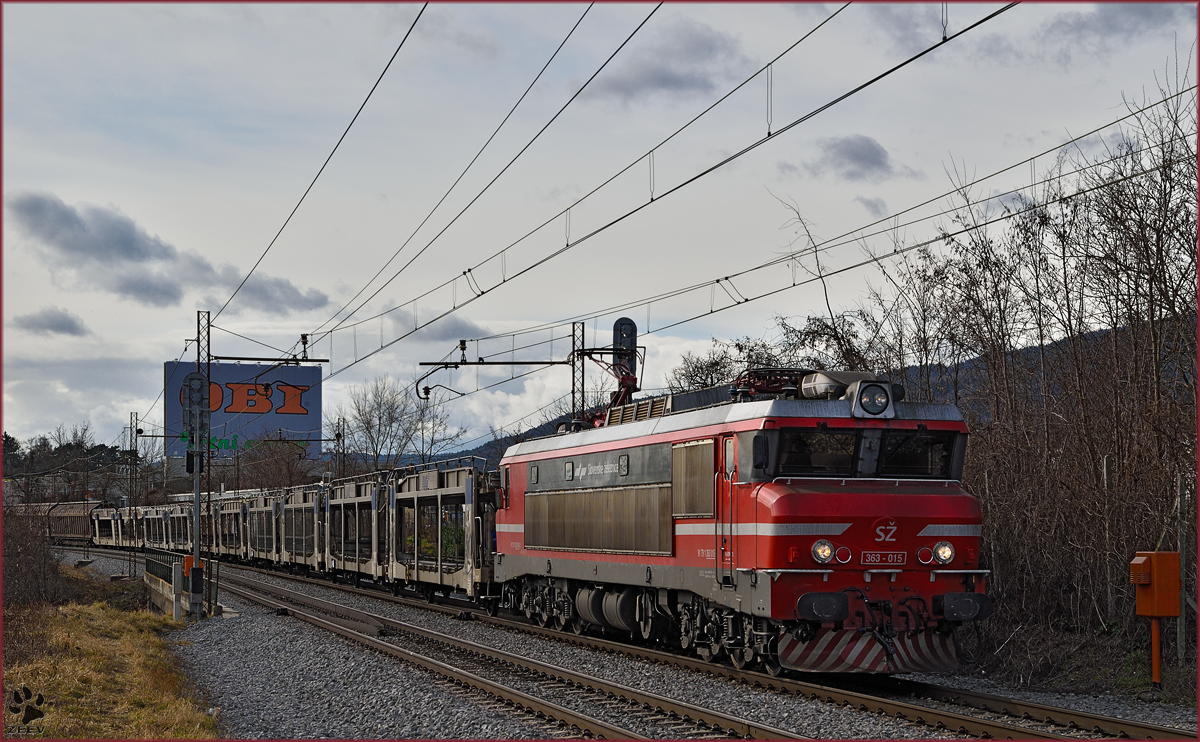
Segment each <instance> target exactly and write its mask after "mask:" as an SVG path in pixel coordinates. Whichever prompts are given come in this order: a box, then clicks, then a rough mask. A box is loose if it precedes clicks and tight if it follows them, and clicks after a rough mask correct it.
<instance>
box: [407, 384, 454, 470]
mask: <svg viewBox="0 0 1200 742" xmlns="http://www.w3.org/2000/svg"><path fill="white" fill-rule="evenodd" d="M446 399H447V394H446V392H444V391H441V390H438V389H432V390H430V392H429V398H428V399H420V400H417V402H416V404H415V406H414V408H413V415H412V421H413V433H412V438H411V443H410V444H409V450H410V451H411V453H412V455H413V457H414V458H416V459H417V461H419V462H420V463H422V464H426V463H429V462H430V461H435V460H437V458H438V457H439V456H442V455H443V454H445V453H447V452H448V451H450V450H451V449H453V448H454V446H455V445H456V444H457V443H458V442H459V441H460V440H462V437H463V436H464V435H466V433H467V429H466V428H463V427H458V426H455V425H454V424H452V423H451V422H450V413H449V411H448V410H447V409H446Z"/></svg>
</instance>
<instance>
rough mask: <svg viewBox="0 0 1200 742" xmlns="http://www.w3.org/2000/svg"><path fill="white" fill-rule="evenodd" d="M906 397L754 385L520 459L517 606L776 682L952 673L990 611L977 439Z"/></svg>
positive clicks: (857, 379) (775, 372) (815, 375)
mask: <svg viewBox="0 0 1200 742" xmlns="http://www.w3.org/2000/svg"><path fill="white" fill-rule="evenodd" d="M731 396H732V399H731V398H730V397H731ZM903 398H904V390H903V388H902V387H900V386H899V385H894V384H889V383H886V382H885V381H883V380H881V379H879V378H878V377H876V376H874V375H872V374H864V373H850V372H829V371H825V372H814V371H809V370H804V369H757V370H754V371H750V372H748V373H747V374H745V375H744V376H743V378H741V379H739V380H738V382H737V383H736V384H735V385H734V387H733V388H732V390H731V388H730V387H723V388H718V389H709V390H703V391H700V392H691V393H687V394H676V395H672V396H668V397H660V398H657V399H649V400H641V401H638V402H634V403H629V404H624V405H619V406H614V407H612V408H611V409H609V410H608V412H607V415H606V418H605V419H604V420H603V423H600V422H599V421H598V423H597V427H593V428H590V429H586V430H582V431H580V432H573V433H567V434H564V435H559V436H555V437H550V438H543V439H540V440H533V441H527V442H524V443H520V444H517V445H515V446H513V447H511V448H510V449H509V450H508V451H507V453H506V454H505V456H504V458H503V460H502V461H501V464H500V467H501V494H500V498H499V501H498V503H497V504H498V510H497V512H496V562H495V578H496V582H498V583H500V584H501V585H502V590H503V596H502V602H503V604H504V605H506V606H509V607H512V608H515V609H518V610H523V611H524V612H525V613H526V615H528V616H530V617H532V618H536V619H537V620H538V621H539V623H542V624H551V623H553V624H555V625H557V626H559V627H561V628H563V629H568V628H569V629H573V630H575V631H582V630H584V629H587V628H589V627H593V628H598V629H603V630H607V631H616V632H631V633H633V634H635V635H640V636H641V637H643V638H645V639H654V640H658V641H662V642H664V643H668V644H673V645H675V646H680V647H683V648H684V649H688V648H694V651H695V652H697V653H698V654H699V655H700V656H701V657H704V658H708V659H715V658H717V657H719V656H721V655H722V654H728V656H729V658H730V659H731V661H732V662H733V664H734V665H735V666H738V667H745V666H748V665H750V664H751V663H755V662H761V663H762V665H763V666H764V667H765V668H766V669H767V670H768V671H770V672H772V673H778V672H780V671H781V670H782V669H783V668H790V669H795V670H805V671H826V672H883V673H894V672H908V671H933V670H948V669H952V668H954V667H955V666H956V665H957V663H958V651H957V647H956V644H955V629H956V628H957V627H959V626H960V625H962V624H963V623H964V622H968V621H977V620H981V619H984V618H986V617H987V616H988V615H989V614H990V613H991V601H990V599H989V598H988V596H987V595H986V594H985V592H984V586H985V576H986V575H987V571H986V570H982V569H980V568H979V542H980V535H981V529H982V526H981V524H982V519H981V515H980V510H979V505H978V503H977V502H976V500H975V498H974V497H972V496H971V495H970V494H968V493H967V492H966V491H965V490H964V489H963V487H962V485H961V484H960V482H961V479H962V466H963V458H964V454H965V450H966V443H967V427H966V425H965V424H964V422H963V420H962V417H961V415H960V414H959V412H958V409H957V408H955V407H954V406H953V405H942V404H926V403H910V402H904V401H902V400H903Z"/></svg>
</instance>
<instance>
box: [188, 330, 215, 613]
mask: <svg viewBox="0 0 1200 742" xmlns="http://www.w3.org/2000/svg"><path fill="white" fill-rule="evenodd" d="M210 327H211V325H210V320H209V314H208V312H205V311H198V312H196V373H195V374H188V378H187V379H186V380H185V383H186V384H187V385H188V394H187V397H188V400H189V402H190V407H191V413H192V414H191V416H190V421H191V423H192V426H191V427H192V432H191V434H190V435H189V436H188V445H189V447H190V448H191V449H192V494H193V502H194V509H193V513H192V515H193V524H192V574H191V590H190V593H191V596H190V597H191V608H192V614H193V615H194V616H195V617H196V618H197V619H198V618H200V607H201V594H202V593H203V589H204V568H203V567H202V566H201V564H200V472H201V470H202V469H203V468H204V464H205V462H206V460H207V457H208V449H209V445H208V438H209V415H210V412H209V393H208V392H209V383H210V382H209V374H208V371H209V364H210V362H211V361H210V348H209V330H210Z"/></svg>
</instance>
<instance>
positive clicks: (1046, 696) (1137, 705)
mask: <svg viewBox="0 0 1200 742" xmlns="http://www.w3.org/2000/svg"><path fill="white" fill-rule="evenodd" d="M896 677H899V678H904V679H908V680H916V681H919V682H922V683H930V684H932V685H942V686H946V687H948V688H959V689H962V690H969V691H975V692H977V693H991V694H992V695H996V696H1004V697H1005V698H1015V699H1017V700H1021V701H1029V702H1031V703H1040V704H1042V705H1043V706H1056V707H1058V708H1065V709H1073V710H1075V711H1083V712H1086V713H1090V714H1100V715H1103V716H1115V717H1117V718H1119V719H1129V720H1131V721H1138V722H1141V723H1143V724H1157V725H1159V726H1164V727H1174V728H1176V729H1181V730H1183V731H1186V732H1191V733H1192V734H1193V735H1194V734H1195V733H1196V709H1194V708H1188V707H1186V706H1177V705H1174V704H1169V703H1159V702H1147V701H1142V700H1139V699H1137V698H1134V697H1131V696H1126V695H1121V694H1117V693H1100V694H1096V695H1092V694H1087V693H1050V692H1044V691H1032V690H1027V689H1020V688H1012V687H1009V686H1005V685H1000V684H999V683H994V682H992V681H990V680H988V679H986V678H981V677H972V676H970V675H919V674H911V675H897V676H896Z"/></svg>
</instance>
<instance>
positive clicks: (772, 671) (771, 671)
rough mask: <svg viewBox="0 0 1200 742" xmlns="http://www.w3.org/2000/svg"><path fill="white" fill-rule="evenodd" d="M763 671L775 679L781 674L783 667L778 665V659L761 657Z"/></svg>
mask: <svg viewBox="0 0 1200 742" xmlns="http://www.w3.org/2000/svg"><path fill="white" fill-rule="evenodd" d="M762 664H763V669H764V670H766V671H767V674H768V675H770V676H771V677H773V678H777V677H779V676H780V675H782V674H783V665H781V664H779V658H778V657H763V661H762Z"/></svg>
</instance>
